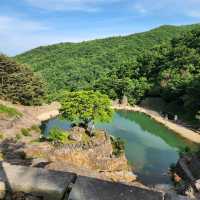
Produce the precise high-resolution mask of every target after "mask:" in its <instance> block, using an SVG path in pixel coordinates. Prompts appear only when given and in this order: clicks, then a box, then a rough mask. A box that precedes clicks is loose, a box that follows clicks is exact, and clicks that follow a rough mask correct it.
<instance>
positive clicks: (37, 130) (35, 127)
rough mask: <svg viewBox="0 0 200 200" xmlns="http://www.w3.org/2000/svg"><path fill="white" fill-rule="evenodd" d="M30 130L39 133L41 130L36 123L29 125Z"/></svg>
mask: <svg viewBox="0 0 200 200" xmlns="http://www.w3.org/2000/svg"><path fill="white" fill-rule="evenodd" d="M30 130H32V131H35V132H37V133H40V132H41V129H40V127H39V126H37V125H33V126H31V128H30Z"/></svg>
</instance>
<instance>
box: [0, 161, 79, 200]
mask: <svg viewBox="0 0 200 200" xmlns="http://www.w3.org/2000/svg"><path fill="white" fill-rule="evenodd" d="M2 171H3V173H1V175H3V176H4V177H3V179H4V180H5V181H6V182H7V184H8V187H9V188H10V189H11V191H12V192H24V193H31V194H34V195H36V196H42V197H43V198H44V199H46V200H60V199H61V198H62V197H63V196H64V193H65V192H66V190H67V189H68V185H69V184H70V183H71V182H72V181H73V180H74V179H75V176H76V175H75V174H72V173H67V172H58V171H51V170H46V169H42V168H32V167H24V166H17V165H10V164H8V163H3V164H2Z"/></svg>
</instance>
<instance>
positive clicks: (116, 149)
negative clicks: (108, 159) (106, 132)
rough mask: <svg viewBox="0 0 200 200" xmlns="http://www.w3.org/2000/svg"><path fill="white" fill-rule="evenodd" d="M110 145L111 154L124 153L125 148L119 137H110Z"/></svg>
mask: <svg viewBox="0 0 200 200" xmlns="http://www.w3.org/2000/svg"><path fill="white" fill-rule="evenodd" d="M111 141H112V146H113V154H114V155H115V156H120V155H121V154H122V153H124V150H125V142H124V141H123V140H122V139H121V138H119V137H118V138H114V137H112V138H111Z"/></svg>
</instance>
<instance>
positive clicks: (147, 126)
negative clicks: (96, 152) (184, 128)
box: [44, 111, 195, 185]
mask: <svg viewBox="0 0 200 200" xmlns="http://www.w3.org/2000/svg"><path fill="white" fill-rule="evenodd" d="M96 126H97V127H98V128H102V129H106V131H107V132H108V133H109V134H111V135H113V136H115V137H120V138H121V139H123V140H124V141H125V146H126V150H125V152H126V156H127V159H128V161H129V163H130V164H131V165H132V166H133V169H134V173H136V174H137V175H138V177H139V179H140V180H141V181H142V182H143V183H145V184H148V185H154V184H170V178H169V176H168V174H167V172H168V169H169V167H170V165H171V164H173V163H176V161H177V160H178V157H179V152H180V151H182V150H184V148H185V147H187V146H188V147H190V148H191V149H193V148H195V145H194V144H192V143H191V142H189V141H186V140H185V139H183V138H181V137H179V136H177V135H176V134H175V133H174V132H172V131H170V130H169V129H167V128H166V127H164V126H163V125H161V124H159V123H157V122H155V121H154V120H153V119H151V118H149V117H148V116H146V115H144V114H142V113H137V112H129V111H118V112H116V113H115V114H114V116H113V119H112V121H111V122H110V123H98V124H97V125H96ZM52 127H59V128H62V129H65V130H66V129H68V128H69V127H70V123H69V122H68V121H64V120H60V119H52V120H50V121H48V122H47V123H46V124H45V129H44V134H48V132H49V130H50V129H51V128H52Z"/></svg>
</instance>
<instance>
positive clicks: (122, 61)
mask: <svg viewBox="0 0 200 200" xmlns="http://www.w3.org/2000/svg"><path fill="white" fill-rule="evenodd" d="M196 27H199V25H191V26H180V27H176V26H162V27H159V28H157V29H154V30H151V31H148V32H145V33H139V34H133V35H129V36H125V37H112V38H106V39H101V40H93V41H88V42H82V43H60V44H56V45H51V46H46V47H39V48H36V49H33V50H31V51H29V52H26V53H24V54H22V55H19V56H17V57H16V58H15V59H16V60H17V61H19V62H21V63H25V64H29V65H30V66H31V67H32V68H33V70H34V71H35V72H40V73H41V74H42V75H43V77H44V78H45V80H46V81H47V82H48V89H49V93H50V100H52V99H53V98H52V97H54V95H55V94H56V93H57V91H59V90H63V89H65V90H68V91H79V90H94V91H96V90H99V91H100V92H101V93H103V94H107V95H108V96H109V97H110V98H112V99H116V98H119V99H120V98H122V97H123V96H124V94H126V96H128V97H129V102H130V103H131V104H134V103H138V102H140V101H141V100H142V98H143V97H144V95H146V93H147V92H148V91H149V88H150V86H151V81H149V80H148V79H149V77H147V75H149V76H150V75H151V76H153V75H154V74H156V72H157V71H158V70H159V68H158V69H156V68H153V66H154V59H153V61H152V64H151V65H149V63H148V61H147V63H148V65H146V66H145V67H143V66H141V65H140V62H139V61H138V59H137V57H141V56H142V54H143V53H144V50H149V49H151V48H152V46H154V45H158V44H160V43H162V42H166V43H167V44H168V42H169V41H170V40H171V39H172V38H173V37H174V36H179V35H180V34H182V33H184V32H186V31H188V30H191V29H193V28H196ZM167 44H166V45H167ZM160 51H161V50H160ZM162 51H167V49H166V48H164V49H162ZM154 57H155V56H154ZM157 58H159V59H161V58H162V56H161V58H160V54H158V55H157ZM155 62H156V60H155ZM151 66H152V68H153V71H152V69H151ZM143 71H145V73H144V72H143ZM127 82H128V83H127ZM126 84H127V85H126Z"/></svg>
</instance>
